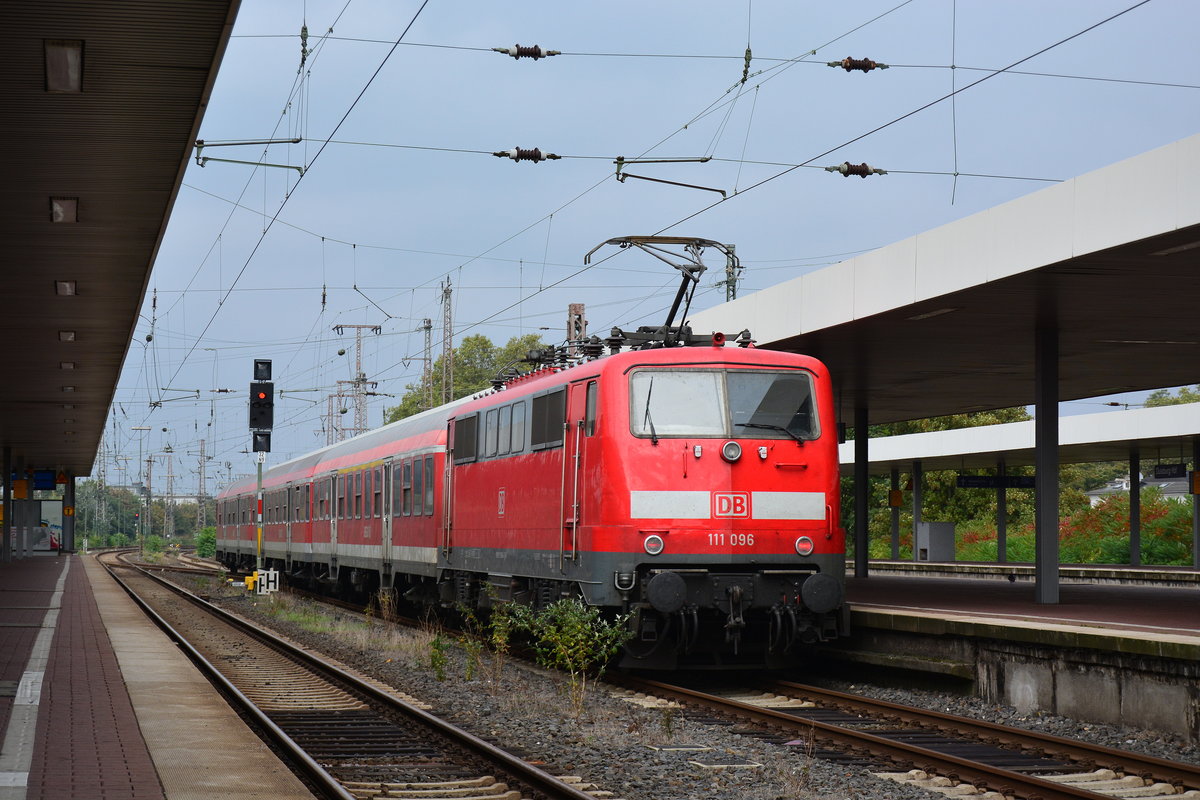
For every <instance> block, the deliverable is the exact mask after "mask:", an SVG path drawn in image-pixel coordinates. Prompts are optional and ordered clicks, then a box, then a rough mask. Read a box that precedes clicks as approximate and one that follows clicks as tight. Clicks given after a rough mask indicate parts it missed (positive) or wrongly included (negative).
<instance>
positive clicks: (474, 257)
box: [356, 160, 1049, 316]
mask: <svg viewBox="0 0 1200 800" xmlns="http://www.w3.org/2000/svg"><path fill="white" fill-rule="evenodd" d="M739 163H742V160H739ZM814 168H819V167H814ZM889 171H891V172H893V173H902V172H904V171H901V170H894V169H893V170H889ZM956 171H957V170H956ZM910 172H911V173H912V174H948V173H936V172H932V171H928V172H927V171H919V170H913V171H910ZM989 177H997V176H989ZM999 177H1015V178H1017V179H1021V178H1019V176H999ZM1035 180H1049V179H1035ZM546 219H547V218H543V221H546ZM476 258H477V256H471V259H472V260H475V259H476ZM543 260H545V259H543ZM606 266H610V265H606ZM539 283H541V282H539ZM356 285H357V284H356ZM412 316H419V314H418V315H412Z"/></svg>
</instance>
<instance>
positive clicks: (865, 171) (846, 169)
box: [825, 161, 887, 178]
mask: <svg viewBox="0 0 1200 800" xmlns="http://www.w3.org/2000/svg"><path fill="white" fill-rule="evenodd" d="M825 171H826V172H840V173H841V174H842V177H843V178H849V177H850V176H851V175H857V176H858V177H860V178H865V177H867V176H868V175H887V170H886V169H879V168H878V167H872V166H871V165H870V164H868V163H867V162H865V161H864V162H863V163H861V164H851V163H850V162H849V161H843V162H842V163H840V164H838V165H836V166H833V167H826V168H825Z"/></svg>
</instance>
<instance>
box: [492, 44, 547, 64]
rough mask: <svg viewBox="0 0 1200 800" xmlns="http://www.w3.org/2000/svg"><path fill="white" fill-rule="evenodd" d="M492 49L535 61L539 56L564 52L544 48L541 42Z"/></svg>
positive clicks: (544, 56)
mask: <svg viewBox="0 0 1200 800" xmlns="http://www.w3.org/2000/svg"><path fill="white" fill-rule="evenodd" d="M492 49H493V50H495V51H496V52H497V53H504V54H505V55H509V56H512V57H513V58H518V59H519V58H532V59H533V60H534V61H537V60H538V59H539V58H546V57H547V56H557V55H561V54H562V51H561V50H544V49H542V46H541V45H539V44H535V45H532V46H530V47H522V46H521V45H519V44H514V45H513V46H512V47H493V48H492Z"/></svg>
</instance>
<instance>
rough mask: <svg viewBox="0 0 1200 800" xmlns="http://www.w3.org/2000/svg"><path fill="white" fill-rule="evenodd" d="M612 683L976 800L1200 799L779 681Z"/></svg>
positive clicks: (956, 724) (998, 735)
mask: <svg viewBox="0 0 1200 800" xmlns="http://www.w3.org/2000/svg"><path fill="white" fill-rule="evenodd" d="M608 680H610V682H612V683H614V684H616V685H617V686H620V687H622V688H624V689H625V690H627V691H631V692H634V693H637V694H642V695H649V696H652V697H656V698H660V699H664V700H670V701H675V702H677V703H679V704H681V705H683V706H684V707H685V708H688V709H690V710H691V713H693V714H697V715H712V716H713V717H715V718H717V719H725V720H727V721H728V720H730V719H732V720H736V721H737V722H738V723H740V724H743V725H744V724H747V723H749V726H750V730H748V731H747V733H753V734H756V735H759V736H763V737H764V738H772V739H775V740H777V741H780V742H781V743H783V744H785V745H786V746H790V747H793V748H796V749H797V750H798V751H799V752H802V753H806V754H808V755H812V756H814V757H818V758H826V759H832V760H838V761H845V762H849V763H855V764H859V765H868V766H870V768H871V769H872V770H873V771H874V772H876V773H877V774H879V775H881V776H884V777H889V778H892V779H894V780H898V781H901V782H904V783H911V784H915V785H918V786H922V787H925V788H928V789H931V790H934V791H938V792H942V793H944V794H947V795H950V796H954V797H973V798H980V800H1001V798H1020V799H1021V800H1084V799H1085V798H1086V799H1088V800H1099V799H1100V798H1105V799H1106V800H1114V798H1123V799H1124V798H1127V799H1128V800H1134V798H1138V799H1139V800H1141V799H1144V798H1155V799H1157V798H1173V799H1178V798H1189V800H1195V799H1196V798H1200V767H1197V766H1194V765H1191V764H1181V763H1175V762H1170V761H1165V760H1163V759H1158V758H1152V757H1149V756H1140V755H1137V754H1136V753H1129V752H1126V751H1123V750H1116V749H1113V748H1106V747H1099V746H1094V745H1089V744H1086V743H1083V742H1077V741H1072V740H1068V739H1062V738H1060V737H1054V736H1049V735H1046V734H1040V733H1037V732H1031V731H1025V730H1020V729H1015V728H1006V727H1004V726H1001V725H995V724H992V723H986V722H978V721H976V720H970V719H966V718H962V717H956V716H953V715H950V714H941V713H938V712H932V711H924V710H921V709H915V708H909V707H907V706H900V705H896V704H894V703H886V702H883V701H876V700H871V699H869V698H863V697H857V696H854V695H847V694H842V693H839V692H831V691H827V690H822V689H817V688H815V687H809V686H803V685H801V684H796V683H789V682H783V681H774V682H762V683H760V684H757V685H756V686H755V687H754V688H753V689H752V690H749V691H744V692H738V693H736V694H730V693H723V694H721V695H716V694H708V693H705V692H701V691H697V690H695V689H689V688H685V687H682V686H675V685H671V684H666V683H662V682H659V681H653V680H648V679H643V678H636V677H632V676H626V675H621V676H610V677H609V679H608Z"/></svg>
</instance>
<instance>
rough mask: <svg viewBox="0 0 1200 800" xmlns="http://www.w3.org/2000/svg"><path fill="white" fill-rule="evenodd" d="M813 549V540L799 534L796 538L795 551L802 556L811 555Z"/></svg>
mask: <svg viewBox="0 0 1200 800" xmlns="http://www.w3.org/2000/svg"><path fill="white" fill-rule="evenodd" d="M812 551H813V540H812V539H810V538H808V537H807V536H801V537H800V538H799V539H797V540H796V552H797V553H799V554H800V555H802V556H811V555H812Z"/></svg>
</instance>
